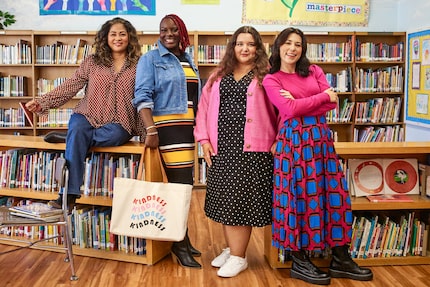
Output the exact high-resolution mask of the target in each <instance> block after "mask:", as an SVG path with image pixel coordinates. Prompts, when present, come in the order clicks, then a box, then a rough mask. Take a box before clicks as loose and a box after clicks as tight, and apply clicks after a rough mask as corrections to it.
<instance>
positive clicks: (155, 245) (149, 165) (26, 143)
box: [0, 134, 171, 265]
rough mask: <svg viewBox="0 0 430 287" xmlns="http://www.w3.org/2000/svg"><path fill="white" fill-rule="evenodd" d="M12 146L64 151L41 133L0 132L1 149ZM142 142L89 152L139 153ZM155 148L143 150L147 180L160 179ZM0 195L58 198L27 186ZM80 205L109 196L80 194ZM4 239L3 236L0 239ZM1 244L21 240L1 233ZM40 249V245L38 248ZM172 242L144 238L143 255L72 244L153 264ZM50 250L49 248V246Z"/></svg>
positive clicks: (92, 253)
mask: <svg viewBox="0 0 430 287" xmlns="http://www.w3.org/2000/svg"><path fill="white" fill-rule="evenodd" d="M12 148H31V149H37V150H56V151H63V150H64V149H65V144H63V143H47V142H45V141H44V140H43V137H42V136H25V135H21V136H16V135H4V134H1V135H0V150H8V149H12ZM143 150H144V145H143V144H141V143H139V142H133V141H130V142H128V143H126V144H124V145H122V146H116V147H95V148H93V149H92V150H91V151H95V152H108V153H118V154H137V155H140V154H142V152H143ZM154 152H155V150H150V149H146V150H145V162H146V166H145V179H146V180H149V181H162V175H161V170H160V165H159V161H158V160H157V157H156V156H155V154H154ZM0 196H10V197H18V198H27V199H38V200H46V201H47V200H51V199H55V198H56V197H57V194H55V193H52V192H41V191H34V190H32V189H29V188H5V187H3V188H0ZM76 202H77V203H78V204H80V205H88V206H112V199H111V198H109V197H106V196H82V197H81V198H80V199H78V200H77V201H76ZM2 238H3V239H2ZM0 243H2V244H13V245H18V246H22V243H19V242H15V241H10V240H7V238H6V239H5V235H0ZM38 248H39V247H38ZM170 248H171V242H163V241H154V240H146V254H145V255H134V254H132V253H131V254H130V253H129V254H126V253H124V252H120V251H111V250H100V249H92V248H81V247H79V246H75V245H74V246H73V250H74V254H75V255H82V256H89V257H97V258H105V259H111V260H118V261H126V262H134V263H140V264H148V265H153V264H155V263H156V262H158V261H159V260H161V259H162V258H164V257H165V256H166V255H167V254H169V253H170ZM49 250H51V249H49Z"/></svg>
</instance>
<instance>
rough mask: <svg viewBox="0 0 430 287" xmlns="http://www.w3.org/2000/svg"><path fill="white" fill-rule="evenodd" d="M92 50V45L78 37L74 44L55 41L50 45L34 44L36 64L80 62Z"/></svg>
mask: <svg viewBox="0 0 430 287" xmlns="http://www.w3.org/2000/svg"><path fill="white" fill-rule="evenodd" d="M92 50H93V47H92V45H89V44H87V42H86V41H85V40H83V39H80V38H78V39H77V40H76V44H74V45H70V44H64V43H62V42H60V41H57V42H56V43H54V44H51V45H44V46H36V64H80V63H81V62H82V60H83V59H84V58H85V57H87V56H88V55H89V54H91V53H92Z"/></svg>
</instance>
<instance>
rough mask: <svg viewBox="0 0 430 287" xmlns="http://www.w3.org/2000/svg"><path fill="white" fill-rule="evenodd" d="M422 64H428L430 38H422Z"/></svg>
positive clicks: (429, 60)
mask: <svg viewBox="0 0 430 287" xmlns="http://www.w3.org/2000/svg"><path fill="white" fill-rule="evenodd" d="M422 53H423V54H422V60H421V64H422V65H424V66H425V65H430V40H429V39H426V40H423V51H422Z"/></svg>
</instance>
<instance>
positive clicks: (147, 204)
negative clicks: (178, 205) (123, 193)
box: [130, 195, 167, 231]
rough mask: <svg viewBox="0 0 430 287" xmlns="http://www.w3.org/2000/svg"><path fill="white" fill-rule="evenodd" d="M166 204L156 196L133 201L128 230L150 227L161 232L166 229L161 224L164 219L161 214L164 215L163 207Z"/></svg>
mask: <svg viewBox="0 0 430 287" xmlns="http://www.w3.org/2000/svg"><path fill="white" fill-rule="evenodd" d="M166 204H167V202H165V201H164V200H163V199H162V198H160V197H159V196H156V195H152V196H146V197H143V198H140V199H137V198H135V199H134V200H133V209H132V212H133V213H132V215H131V218H130V219H131V223H130V228H132V229H139V228H144V227H145V226H148V225H152V226H155V227H157V228H158V229H160V231H163V230H165V229H166V227H165V226H164V225H163V222H165V221H166V218H165V217H164V216H163V214H165V213H166V210H165V209H164V207H165V206H166Z"/></svg>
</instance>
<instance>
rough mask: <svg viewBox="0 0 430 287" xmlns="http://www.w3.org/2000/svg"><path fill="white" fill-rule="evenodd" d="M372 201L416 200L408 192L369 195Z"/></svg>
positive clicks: (368, 197)
mask: <svg viewBox="0 0 430 287" xmlns="http://www.w3.org/2000/svg"><path fill="white" fill-rule="evenodd" d="M366 197H367V199H368V200H369V201H370V202H413V201H414V200H413V199H412V198H411V197H410V196H409V195H407V194H376V195H367V196H366Z"/></svg>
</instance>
